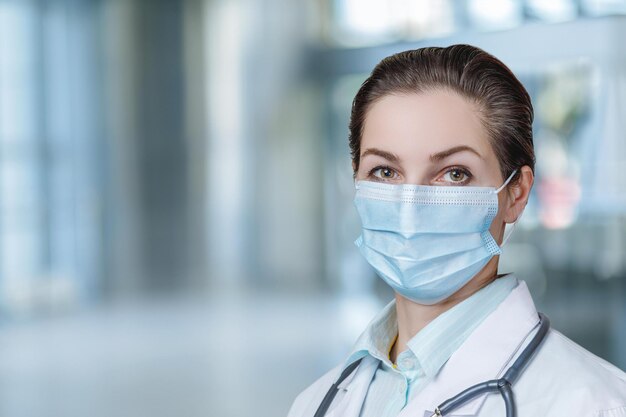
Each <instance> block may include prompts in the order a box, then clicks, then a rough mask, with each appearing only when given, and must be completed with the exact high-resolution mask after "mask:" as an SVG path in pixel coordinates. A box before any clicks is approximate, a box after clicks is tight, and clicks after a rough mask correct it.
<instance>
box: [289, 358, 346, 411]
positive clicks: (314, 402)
mask: <svg viewBox="0 0 626 417" xmlns="http://www.w3.org/2000/svg"><path fill="white" fill-rule="evenodd" d="M340 371H341V365H337V366H336V367H334V368H333V369H331V370H330V371H328V372H326V373H325V374H324V375H322V376H321V377H320V378H318V379H317V380H316V381H315V382H313V383H312V384H311V385H309V386H308V387H307V388H306V389H305V390H304V391H302V392H301V393H300V394H298V396H297V397H296V399H295V400H294V402H293V404H292V405H291V409H290V410H289V414H288V417H304V416H306V417H309V416H313V414H314V413H315V411H316V409H317V407H318V406H319V404H321V402H322V399H323V398H324V396H325V395H326V392H328V389H329V388H330V387H331V385H332V384H333V383H334V382H335V379H336V378H337V376H338V375H339V373H340Z"/></svg>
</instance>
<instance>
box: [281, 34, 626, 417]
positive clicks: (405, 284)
mask: <svg viewBox="0 0 626 417" xmlns="http://www.w3.org/2000/svg"><path fill="white" fill-rule="evenodd" d="M532 121H533V109H532V104H531V101H530V97H529V95H528V93H527V92H526V90H525V89H524V87H523V86H522V84H521V83H520V82H519V81H518V80H517V79H516V77H515V76H514V75H513V74H512V73H511V71H510V70H509V69H508V68H507V67H506V66H505V65H504V64H503V63H502V62H500V61H499V60H498V59H496V58H495V57H493V56H491V55H489V54H488V53H486V52H484V51H482V50H481V49H478V48H476V47H473V46H469V45H453V46H450V47H447V48H422V49H417V50H412V51H406V52H402V53H399V54H396V55H393V56H390V57H388V58H385V59H384V60H383V61H381V62H380V63H379V64H378V65H377V66H376V68H374V70H373V72H372V74H371V76H370V77H369V78H368V79H367V80H366V81H365V82H364V83H363V85H362V86H361V88H360V90H359V92H358V93H357V95H356V97H355V99H354V102H353V106H352V115H351V122H350V148H351V151H352V161H353V169H354V175H355V185H356V196H355V205H356V207H357V211H358V213H359V215H360V217H361V222H362V226H363V230H362V234H361V236H359V238H358V239H357V241H356V244H357V246H358V247H359V250H360V251H361V253H362V254H363V256H364V257H365V258H366V259H367V261H368V262H369V263H370V264H371V265H372V266H373V267H374V268H375V269H376V270H377V272H378V275H379V276H380V277H381V278H382V279H383V280H384V281H385V282H386V283H387V284H389V285H390V286H391V287H392V288H393V290H394V291H395V300H393V301H392V302H391V303H390V304H389V305H387V307H385V308H384V309H383V311H382V312H381V313H380V314H379V315H378V316H377V317H376V318H375V319H374V320H373V321H372V322H371V323H370V324H369V325H368V327H367V328H366V329H365V331H364V332H363V334H362V335H361V337H360V338H359V339H358V340H357V342H356V344H355V346H354V348H353V350H352V352H351V353H350V355H349V356H348V357H347V359H346V360H345V361H344V362H343V363H341V364H340V365H339V366H338V367H336V368H335V369H333V370H332V371H330V372H328V373H327V374H326V375H324V376H323V377H321V378H320V379H319V380H317V381H316V382H315V383H314V384H313V385H312V386H310V387H309V388H308V389H306V390H305V391H304V392H302V393H301V394H300V395H299V396H298V398H297V399H296V401H295V402H294V404H293V406H292V408H291V411H290V413H289V416H290V417H300V416H305V417H312V416H314V415H315V416H316V417H320V416H321V415H326V416H335V417H337V416H342V417H344V416H347V417H358V416H361V417H386V416H407V417H408V416H411V417H413V416H419V417H423V416H431V415H463V416H468V415H476V416H503V415H505V407H504V406H503V401H502V399H501V396H500V395H497V392H496V393H481V394H479V395H477V396H476V397H474V398H472V399H471V400H468V401H465V402H463V403H461V404H460V406H457V407H456V409H454V410H450V411H448V409H447V408H446V407H442V408H440V409H438V408H437V406H438V405H440V404H442V403H444V402H445V401H446V400H447V399H449V398H451V397H454V396H455V395H456V394H458V393H459V392H461V391H463V390H464V389H466V388H468V387H470V386H473V385H475V384H478V383H480V382H483V381H486V380H494V379H498V378H501V377H503V375H504V377H503V378H504V379H502V380H500V381H504V382H498V383H497V384H496V385H498V384H499V385H498V386H496V388H495V390H496V391H498V390H499V391H502V392H503V395H504V396H505V397H507V398H508V399H507V401H508V406H507V407H509V408H510V409H512V407H513V406H511V404H512V403H513V402H514V403H515V404H516V409H517V415H518V416H520V417H531V416H532V417H535V416H539V415H553V416H568V417H575V416H581V417H582V416H588V417H591V416H605V417H609V416H610V417H618V416H621V417H626V374H624V372H623V371H621V370H619V369H618V368H617V367H615V366H613V365H611V364H609V363H607V362H606V361H604V360H602V359H600V358H598V357H596V356H594V355H593V354H591V353H590V352H588V351H586V350H584V349H583V348H581V347H580V346H578V345H576V344H575V343H574V342H572V341H571V340H569V339H567V338H566V337H565V336H563V335H562V334H560V333H559V332H557V331H555V330H547V320H544V321H543V324H542V325H541V326H540V317H539V315H538V313H537V311H536V310H535V307H534V305H533V301H532V299H531V296H530V294H529V292H528V289H527V286H526V284H525V283H524V282H523V281H520V280H518V279H516V278H515V276H514V275H513V274H505V275H499V274H498V260H499V256H498V255H499V254H500V253H501V248H502V246H503V245H504V243H505V241H506V239H507V238H508V236H506V237H505V236H504V234H505V224H511V223H515V222H516V221H517V219H518V218H519V217H520V215H521V214H522V212H523V210H524V207H525V206H526V203H527V201H528V197H529V193H530V190H531V187H532V185H533V179H534V176H533V172H534V162H535V157H534V151H533V138H532ZM545 331H547V333H545ZM542 334H546V337H545V338H544V339H542V337H541V336H542ZM533 338H534V339H535V340H536V343H537V344H538V346H539V347H538V348H537V349H536V350H534V351H533V349H531V348H530V347H533V346H535V342H531V340H533ZM528 346H530V347H529V348H528V349H525V348H526V347H528ZM524 351H527V352H530V353H528V355H526V353H524V354H522V352H524ZM519 357H523V358H526V357H529V358H530V359H529V363H528V364H527V366H525V367H524V368H523V370H521V371H520V372H521V374H520V376H519V377H518V378H513V377H510V375H513V374H512V373H510V372H509V373H507V370H508V369H509V368H510V367H511V365H512V364H513V363H514V361H515V360H516V359H517V358H519ZM521 360H522V359H520V361H521ZM511 372H513V371H511ZM516 372H517V371H516ZM340 377H341V379H340ZM334 383H336V385H335V386H333V384H334ZM511 387H512V392H513V394H512V395H511V394H510V392H511ZM505 391H506V392H505ZM444 409H445V412H444V411H443V410H444ZM508 413H509V414H507V415H515V414H510V413H512V411H511V410H509V411H508Z"/></svg>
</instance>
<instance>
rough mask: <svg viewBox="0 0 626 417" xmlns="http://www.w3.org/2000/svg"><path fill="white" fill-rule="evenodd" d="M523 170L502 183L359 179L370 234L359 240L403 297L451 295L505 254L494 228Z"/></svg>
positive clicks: (429, 300) (432, 299)
mask: <svg viewBox="0 0 626 417" xmlns="http://www.w3.org/2000/svg"><path fill="white" fill-rule="evenodd" d="M516 171H517V170H516ZM516 171H513V173H512V174H511V175H510V176H509V178H507V180H506V181H505V182H504V184H502V186H501V187H500V188H498V189H496V188H495V187H473V186H472V187H470V186H428V185H409V184H386V183H380V182H371V181H357V182H356V184H355V186H356V195H355V198H354V204H355V206H356V208H357V211H358V213H359V216H360V217H361V223H362V233H361V235H360V236H359V238H358V239H357V240H356V242H355V244H356V245H357V247H358V248H359V250H360V251H361V253H362V254H363V256H364V257H365V259H366V260H367V262H369V263H370V265H372V266H373V267H374V269H376V271H377V272H378V275H379V276H380V277H381V278H382V279H383V280H384V281H385V282H386V283H387V284H389V285H390V286H391V287H392V288H393V289H394V290H395V291H396V292H398V293H399V294H401V295H402V296H404V297H406V298H408V299H410V300H412V301H415V302H416V303H420V304H436V303H438V302H440V301H443V300H445V299H447V298H448V297H450V296H451V295H452V294H454V293H455V292H457V291H458V290H459V289H460V288H461V287H463V286H464V285H465V284H467V283H468V282H469V281H470V280H471V279H472V277H474V276H475V275H476V274H477V273H478V272H479V271H480V270H481V269H482V268H483V267H484V266H485V265H486V264H487V262H489V260H490V259H491V258H492V257H493V256H494V255H499V254H501V253H502V249H501V248H500V247H499V246H498V244H497V243H496V241H495V240H494V239H493V236H491V233H490V232H489V226H490V225H491V222H492V221H493V218H494V217H495V216H496V214H497V213H498V193H499V192H500V191H501V190H502V189H503V188H504V187H505V186H506V185H507V184H508V182H509V181H510V180H511V178H513V175H514V174H515V172H516Z"/></svg>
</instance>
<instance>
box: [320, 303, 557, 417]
mask: <svg viewBox="0 0 626 417" xmlns="http://www.w3.org/2000/svg"><path fill="white" fill-rule="evenodd" d="M538 314H539V330H537V333H536V334H535V335H534V336H533V338H532V339H531V341H530V343H528V345H527V346H526V347H525V348H524V350H523V351H522V353H521V354H520V355H519V356H518V357H517V359H516V360H515V362H513V365H511V366H510V367H509V368H508V369H507V371H506V372H505V373H504V375H503V376H502V378H499V379H492V380H490V381H485V382H481V383H479V384H476V385H473V386H471V387H469V388H467V389H465V390H463V391H462V392H460V393H458V394H457V395H455V396H454V397H451V398H449V399H447V400H446V401H444V402H443V403H441V404H440V405H439V406H438V407H437V408H435V414H433V415H432V416H431V417H442V416H446V415H448V414H449V413H450V412H451V411H452V410H455V409H456V408H458V407H460V406H461V405H463V404H465V403H467V402H468V401H471V400H473V399H474V398H476V397H477V396H479V395H481V394H485V393H494V392H499V393H500V395H501V396H502V400H503V401H504V406H505V410H506V417H517V407H516V405H515V400H514V398H513V389H512V388H511V387H512V385H513V384H514V383H515V381H517V379H518V378H519V376H520V374H521V373H522V372H523V371H524V369H525V368H526V366H527V365H528V363H529V362H530V360H531V359H532V357H533V356H534V354H535V353H536V352H537V350H538V349H539V347H540V345H541V343H542V342H543V341H544V340H545V338H546V335H547V334H548V330H550V320H549V319H548V317H546V316H545V315H544V314H543V313H538ZM362 360H363V358H361V359H359V360H357V361H355V362H353V363H352V364H350V365H349V366H348V367H347V368H346V369H344V370H343V372H342V373H341V375H340V376H339V378H337V381H335V383H334V384H333V385H332V386H331V387H330V389H329V390H328V392H327V393H326V395H325V396H324V399H323V400H322V402H321V404H320V406H319V407H318V409H317V411H316V412H315V415H314V417H324V415H325V414H326V411H328V409H329V408H330V405H331V403H332V402H333V400H334V399H335V396H336V395H337V392H338V391H339V384H341V383H342V382H343V381H344V380H345V379H346V378H347V377H348V376H350V374H352V372H354V370H355V369H356V368H357V367H358V366H359V365H360V364H361V361H362Z"/></svg>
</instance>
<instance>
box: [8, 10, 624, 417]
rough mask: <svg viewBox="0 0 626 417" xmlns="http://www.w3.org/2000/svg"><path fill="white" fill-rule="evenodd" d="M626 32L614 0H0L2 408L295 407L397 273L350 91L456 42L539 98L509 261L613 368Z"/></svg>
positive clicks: (258, 412)
mask: <svg viewBox="0 0 626 417" xmlns="http://www.w3.org/2000/svg"><path fill="white" fill-rule="evenodd" d="M624 39H626V1H621V0H552V1H549V2H548V1H539V0H497V1H496V0H493V1H490V0H462V1H461V0H458V1H453V0H388V1H379V0H310V1H293V0H0V415H3V416H12V417H35V416H37V417H40V416H82V415H89V416H94V417H99V416H111V415H116V416H134V417H136V416H153V417H160V416H172V415H181V416H188V417H195V416H217V415H219V416H248V415H255V416H259V417H265V416H267V417H270V416H281V415H286V413H287V411H288V409H289V406H290V405H291V402H292V401H293V399H294V397H295V396H296V394H297V393H299V392H300V391H301V390H302V389H304V388H305V387H306V386H308V385H309V384H310V383H311V382H312V381H313V380H314V379H316V378H317V377H319V376H320V375H321V374H323V373H325V372H326V371H327V370H328V369H330V368H331V367H333V366H334V365H336V364H337V363H338V362H339V361H340V360H342V359H343V358H344V357H345V355H347V354H348V353H349V350H350V347H351V344H352V343H353V342H354V340H355V338H356V337H357V336H358V334H359V333H360V332H361V331H362V330H363V328H364V327H365V325H366V324H367V322H368V321H369V320H370V319H371V318H372V316H373V315H374V314H375V313H376V312H377V311H378V310H379V309H380V308H381V307H382V306H383V305H384V304H386V303H387V302H388V301H389V300H390V299H391V297H392V295H391V293H390V292H389V290H388V289H387V288H386V287H385V286H384V284H382V281H381V280H378V279H376V276H375V274H374V272H373V271H372V270H371V269H370V268H369V266H368V265H367V264H366V263H365V261H363V260H362V259H361V257H360V255H359V253H358V252H357V250H356V248H355V246H354V245H353V243H352V242H353V241H354V239H355V238H356V236H357V234H358V227H359V222H358V218H357V216H356V212H355V210H354V209H353V206H352V197H353V183H352V172H351V166H350V158H349V153H348V145H347V133H348V129H347V126H348V117H349V110H350V105H351V100H352V98H353V96H354V94H355V92H356V91H357V89H358V87H359V86H360V83H361V82H362V81H363V80H364V79H365V78H366V77H367V74H368V72H369V71H371V69H372V68H373V66H374V65H375V64H376V63H377V62H378V61H379V60H380V59H382V58H383V57H385V56H387V55H390V54H392V53H395V52H398V51H401V50H405V49H412V48H418V47H422V46H431V45H434V46H447V45H450V44H454V43H470V44H473V45H476V46H479V47H482V48H483V49H485V50H487V51H488V52H490V53H492V54H494V55H496V56H497V57H499V58H500V59H501V60H503V61H504V62H505V63H506V64H507V65H509V66H510V67H511V68H512V69H513V71H514V72H515V73H516V74H517V75H518V76H519V78H520V79H521V80H522V81H523V83H524V84H525V86H526V87H527V89H528V90H529V92H530V93H531V95H532V96H533V102H534V105H535V111H536V123H535V140H536V152H537V159H538V161H537V181H536V185H535V187H534V191H533V195H532V197H531V200H530V203H529V205H528V207H527V208H526V211H525V213H524V216H523V217H522V218H521V220H520V221H519V224H518V227H517V229H516V231H515V233H514V234H513V236H512V239H511V241H510V242H509V243H508V244H507V248H506V250H505V253H504V255H503V256H502V259H501V268H500V272H510V271H515V272H516V274H517V275H518V276H519V277H520V278H523V279H525V280H526V281H527V282H528V285H529V287H530V288H531V291H532V293H533V295H534V297H535V301H536V304H537V306H538V308H539V309H540V310H542V311H544V312H545V313H546V314H548V315H549V316H550V317H551V319H552V321H553V325H554V327H555V328H557V329H559V330H560V331H562V332H563V333H565V334H566V335H567V336H569V337H570V338H572V339H573V340H575V341H576V342H578V343H580V344H581V345H583V346H584V347H586V348H587V349H589V350H591V351H592V352H594V353H595V354H597V355H599V356H600V357H602V358H605V359H607V360H609V361H611V362H613V363H615V364H617V365H618V366H619V367H621V368H622V369H624V368H626V256H624V255H625V254H626V171H625V167H626V131H625V129H626V117H625V116H626V115H625V113H624V112H625V111H626V110H625V109H626V43H625V42H624Z"/></svg>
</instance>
